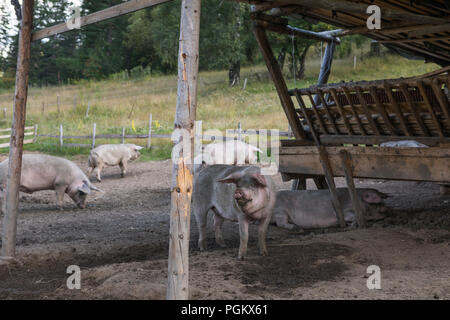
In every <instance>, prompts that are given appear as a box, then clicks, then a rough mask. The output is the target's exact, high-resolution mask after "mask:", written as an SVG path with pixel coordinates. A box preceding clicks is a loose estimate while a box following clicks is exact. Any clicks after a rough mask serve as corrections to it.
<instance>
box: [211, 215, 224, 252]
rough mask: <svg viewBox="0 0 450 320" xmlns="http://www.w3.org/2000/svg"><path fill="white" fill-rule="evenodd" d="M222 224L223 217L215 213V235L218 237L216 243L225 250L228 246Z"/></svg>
mask: <svg viewBox="0 0 450 320" xmlns="http://www.w3.org/2000/svg"><path fill="white" fill-rule="evenodd" d="M222 223H223V218H222V216H221V215H219V214H218V213H217V212H215V211H214V229H215V235H216V243H217V244H218V245H219V246H221V247H222V248H225V247H226V245H225V241H223V236H222Z"/></svg>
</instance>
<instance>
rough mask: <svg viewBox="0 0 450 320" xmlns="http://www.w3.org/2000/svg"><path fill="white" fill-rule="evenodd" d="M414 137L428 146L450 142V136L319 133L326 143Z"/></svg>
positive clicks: (339, 143) (372, 141)
mask: <svg viewBox="0 0 450 320" xmlns="http://www.w3.org/2000/svg"><path fill="white" fill-rule="evenodd" d="M411 139H414V140H415V141H417V142H420V143H423V144H424V145H427V146H429V147H432V146H439V145H440V144H443V145H448V144H450V138H443V137H442V138H440V137H408V136H343V135H334V134H330V135H327V134H325V135H321V136H320V141H321V142H322V143H323V144H326V145H342V144H381V143H383V142H389V141H401V140H411Z"/></svg>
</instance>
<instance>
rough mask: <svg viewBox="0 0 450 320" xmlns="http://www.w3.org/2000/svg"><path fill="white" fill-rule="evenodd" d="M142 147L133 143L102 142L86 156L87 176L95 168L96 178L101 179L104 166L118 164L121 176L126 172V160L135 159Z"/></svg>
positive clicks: (99, 180)
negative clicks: (102, 143)
mask: <svg viewBox="0 0 450 320" xmlns="http://www.w3.org/2000/svg"><path fill="white" fill-rule="evenodd" d="M141 149H143V147H140V146H137V145H135V144H104V145H101V146H98V147H97V148H94V149H92V150H91V153H90V155H89V158H88V176H90V175H91V173H92V171H94V169H97V171H96V173H97V180H98V182H101V181H102V178H101V176H100V174H101V171H102V169H103V168H104V167H105V166H117V165H118V166H120V170H121V174H122V177H125V173H126V172H127V165H128V161H133V160H136V159H137V158H139V157H140V155H141V153H140V152H139V150H141Z"/></svg>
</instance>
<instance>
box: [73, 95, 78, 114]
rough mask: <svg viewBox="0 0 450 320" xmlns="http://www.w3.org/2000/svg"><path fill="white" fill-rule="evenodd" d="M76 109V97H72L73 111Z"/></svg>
mask: <svg viewBox="0 0 450 320" xmlns="http://www.w3.org/2000/svg"><path fill="white" fill-rule="evenodd" d="M76 109H77V97H75V98H73V111H75V110H76Z"/></svg>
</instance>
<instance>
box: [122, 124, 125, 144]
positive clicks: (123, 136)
mask: <svg viewBox="0 0 450 320" xmlns="http://www.w3.org/2000/svg"><path fill="white" fill-rule="evenodd" d="M124 143H125V128H124V127H122V144H124Z"/></svg>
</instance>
